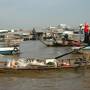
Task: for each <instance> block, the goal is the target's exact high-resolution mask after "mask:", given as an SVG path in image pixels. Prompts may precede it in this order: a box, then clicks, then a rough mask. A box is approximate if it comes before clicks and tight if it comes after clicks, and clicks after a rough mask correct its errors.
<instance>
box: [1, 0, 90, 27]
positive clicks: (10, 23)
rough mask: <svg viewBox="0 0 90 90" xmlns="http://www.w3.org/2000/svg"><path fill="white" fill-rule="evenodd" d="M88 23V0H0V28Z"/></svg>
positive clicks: (89, 6)
mask: <svg viewBox="0 0 90 90" xmlns="http://www.w3.org/2000/svg"><path fill="white" fill-rule="evenodd" d="M86 21H87V22H88V23H90V0H0V28H3V29H4V28H25V29H29V28H32V27H45V26H49V25H58V24H61V23H63V24H67V25H78V24H80V23H84V22H86Z"/></svg>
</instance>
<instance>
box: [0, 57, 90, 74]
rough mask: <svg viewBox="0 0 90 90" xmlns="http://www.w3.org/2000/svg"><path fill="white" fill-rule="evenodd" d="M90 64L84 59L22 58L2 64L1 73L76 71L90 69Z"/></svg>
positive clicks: (0, 63)
mask: <svg viewBox="0 0 90 90" xmlns="http://www.w3.org/2000/svg"><path fill="white" fill-rule="evenodd" d="M89 66H90V62H89V61H87V60H85V59H82V58H76V59H58V60H57V59H31V58H27V59H24V58H21V59H18V60H12V61H8V62H3V61H2V62H0V72H3V73H8V72H10V73H12V72H23V71H27V72H28V71H35V70H61V69H70V68H71V69H75V68H79V67H89Z"/></svg>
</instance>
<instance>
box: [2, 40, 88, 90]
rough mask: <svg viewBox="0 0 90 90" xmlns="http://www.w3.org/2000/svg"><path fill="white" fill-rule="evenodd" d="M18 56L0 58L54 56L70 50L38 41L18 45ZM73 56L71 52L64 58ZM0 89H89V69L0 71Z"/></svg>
mask: <svg viewBox="0 0 90 90" xmlns="http://www.w3.org/2000/svg"><path fill="white" fill-rule="evenodd" d="M20 51H21V54H20V55H19V56H15V55H13V56H0V59H1V60H12V59H17V58H19V57H21V58H22V57H24V58H27V57H31V58H33V57H34V58H54V57H56V56H58V55H61V54H64V53H66V52H69V51H71V49H70V48H69V47H65V48H63V47H46V46H45V45H43V44H42V43H41V42H39V41H26V42H22V43H21V45H20ZM70 57H73V55H72V54H70V55H67V56H65V58H70ZM0 90H90V70H85V69H84V70H78V71H74V70H60V71H43V72H42V71H37V72H36V71H33V72H25V73H23V74H12V73H7V74H3V73H0Z"/></svg>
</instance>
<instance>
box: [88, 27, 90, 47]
mask: <svg viewBox="0 0 90 90" xmlns="http://www.w3.org/2000/svg"><path fill="white" fill-rule="evenodd" d="M88 46H90V27H89V34H88Z"/></svg>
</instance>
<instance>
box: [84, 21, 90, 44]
mask: <svg viewBox="0 0 90 90" xmlns="http://www.w3.org/2000/svg"><path fill="white" fill-rule="evenodd" d="M88 27H89V26H88V23H85V24H84V43H88V39H89V30H88Z"/></svg>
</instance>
